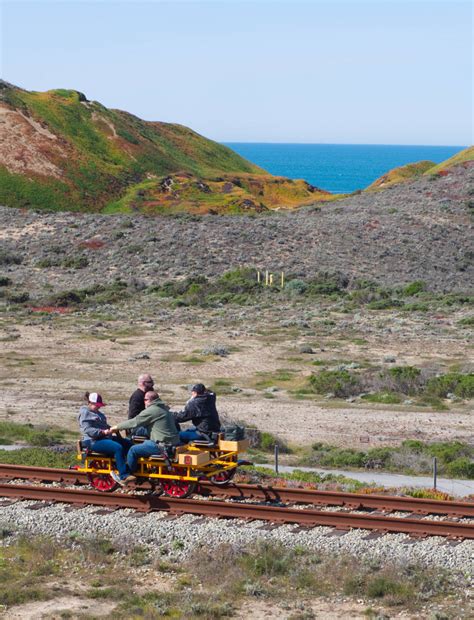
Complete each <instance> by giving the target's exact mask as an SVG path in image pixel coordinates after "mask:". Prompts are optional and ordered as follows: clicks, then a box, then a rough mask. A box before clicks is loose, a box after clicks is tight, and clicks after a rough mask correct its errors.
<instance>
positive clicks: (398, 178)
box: [366, 161, 435, 191]
mask: <svg viewBox="0 0 474 620" xmlns="http://www.w3.org/2000/svg"><path fill="white" fill-rule="evenodd" d="M434 165H435V164H434V162H432V161H418V162H416V163H414V164H406V165H405V166H399V167H398V168H393V170H390V171H389V172H387V173H386V174H384V175H382V176H381V177H379V178H378V179H376V180H375V181H374V182H373V183H372V184H371V185H369V186H368V187H367V188H366V190H367V191H372V190H378V189H384V188H386V187H390V186H391V185H397V184H398V183H404V182H405V181H412V180H414V179H416V178H417V177H419V176H421V175H422V174H424V173H425V172H426V171H427V170H430V169H431V168H432V167H433V166H434Z"/></svg>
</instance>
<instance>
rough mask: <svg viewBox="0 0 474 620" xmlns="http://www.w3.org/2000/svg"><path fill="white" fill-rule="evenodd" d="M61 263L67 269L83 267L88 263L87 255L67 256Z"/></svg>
mask: <svg viewBox="0 0 474 620" xmlns="http://www.w3.org/2000/svg"><path fill="white" fill-rule="evenodd" d="M61 265H62V266H63V267H65V268H67V269H83V268H84V267H87V266H88V265H89V260H88V258H87V256H83V255H82V256H69V257H68V258H65V259H64V260H63V262H62V263H61Z"/></svg>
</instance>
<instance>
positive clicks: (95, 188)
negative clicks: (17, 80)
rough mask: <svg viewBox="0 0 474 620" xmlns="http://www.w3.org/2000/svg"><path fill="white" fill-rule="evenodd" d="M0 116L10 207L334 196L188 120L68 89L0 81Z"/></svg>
mask: <svg viewBox="0 0 474 620" xmlns="http://www.w3.org/2000/svg"><path fill="white" fill-rule="evenodd" d="M0 120H1V121H2V122H3V128H4V129H5V139H4V140H3V141H2V142H1V143H0V204H4V205H8V206H14V207H34V208H40V209H47V210H63V209H67V210H77V211H96V212H99V211H104V210H105V211H107V212H110V211H130V210H137V211H142V210H143V211H145V212H147V213H150V214H152V213H157V212H167V211H168V210H170V211H179V210H191V211H192V210H197V211H198V212H206V211H209V210H214V211H216V212H220V211H227V210H230V211H233V212H239V211H249V210H250V211H252V210H255V211H259V210H265V209H268V208H293V207H295V206H300V205H303V204H310V203H312V202H314V201H315V200H317V199H325V198H330V197H331V195H330V194H329V193H328V192H324V191H321V190H317V189H316V188H313V187H312V186H310V185H309V184H308V183H306V182H305V181H291V180H289V179H284V178H280V177H273V176H272V175H270V174H268V173H267V172H266V171H264V170H263V169H261V168H259V167H258V166H256V165H254V164H252V163H250V162H248V161H247V160H245V159H243V158H242V157H240V156H239V155H237V154H236V153H235V152H234V151H232V150H231V149H229V148H228V147H226V146H223V145H221V144H218V143H216V142H213V141H212V140H208V139H207V138H204V137H203V136H200V135H199V134H197V133H196V132H194V131H192V130H191V129H188V128H187V127H184V126H182V125H176V124H172V123H162V122H148V121H144V120H142V119H140V118H137V117H136V116H133V115H132V114H129V113H127V112H123V111H120V110H112V109H108V108H106V107H105V106H103V105H102V104H100V103H98V102H96V101H88V100H87V98H86V97H85V96H84V95H83V94H82V93H79V92H77V91H75V90H63V89H57V90H51V91H48V92H29V91H25V90H22V89H19V88H16V87H14V86H12V85H10V84H8V83H6V82H0ZM170 179H171V180H170ZM170 186H172V190H170ZM203 188H204V189H203Z"/></svg>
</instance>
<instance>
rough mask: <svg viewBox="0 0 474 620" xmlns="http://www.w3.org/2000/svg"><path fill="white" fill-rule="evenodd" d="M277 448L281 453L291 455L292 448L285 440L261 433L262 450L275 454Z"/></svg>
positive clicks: (271, 434)
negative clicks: (276, 447)
mask: <svg viewBox="0 0 474 620" xmlns="http://www.w3.org/2000/svg"><path fill="white" fill-rule="evenodd" d="M275 446H278V448H279V450H280V452H283V453H289V452H290V448H289V447H288V444H287V443H286V441H285V440H284V439H282V438H281V437H277V436H276V435H274V434H273V433H267V432H265V431H264V432H262V433H260V448H261V449H262V450H265V451H266V452H273V450H274V449H275Z"/></svg>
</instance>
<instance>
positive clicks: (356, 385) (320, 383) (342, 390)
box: [309, 370, 361, 398]
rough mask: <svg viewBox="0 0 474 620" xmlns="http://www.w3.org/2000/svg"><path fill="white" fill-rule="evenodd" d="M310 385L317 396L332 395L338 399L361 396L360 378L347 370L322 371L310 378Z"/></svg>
mask: <svg viewBox="0 0 474 620" xmlns="http://www.w3.org/2000/svg"><path fill="white" fill-rule="evenodd" d="M309 385H310V387H311V388H312V390H313V391H314V392H316V393H317V394H328V393H332V394H334V396H336V397H337V398H347V397H348V396H353V395H355V394H360V392H361V384H360V380H359V378H358V377H357V376H356V375H354V374H352V373H350V372H349V371H347V370H321V371H320V372H319V373H318V374H313V375H311V376H310V378H309Z"/></svg>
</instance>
